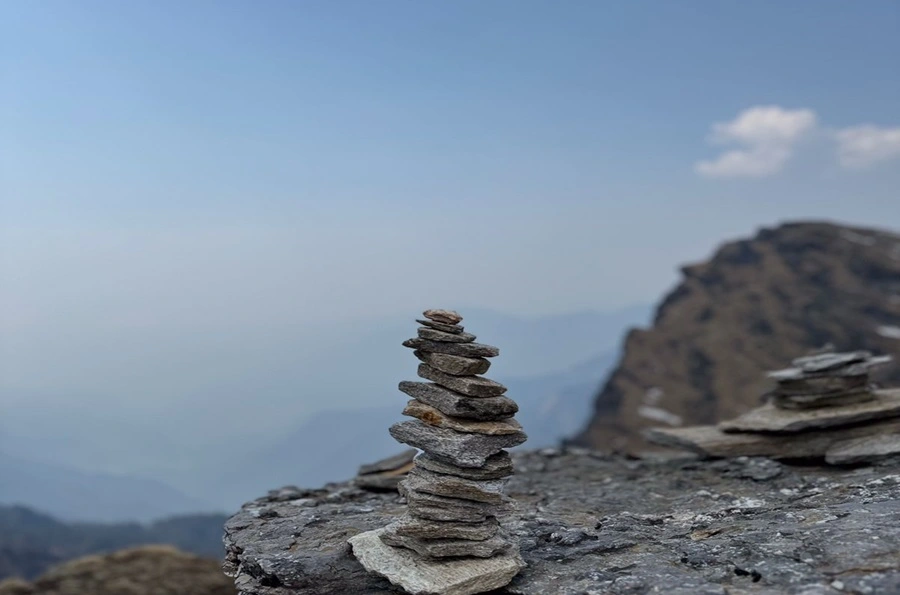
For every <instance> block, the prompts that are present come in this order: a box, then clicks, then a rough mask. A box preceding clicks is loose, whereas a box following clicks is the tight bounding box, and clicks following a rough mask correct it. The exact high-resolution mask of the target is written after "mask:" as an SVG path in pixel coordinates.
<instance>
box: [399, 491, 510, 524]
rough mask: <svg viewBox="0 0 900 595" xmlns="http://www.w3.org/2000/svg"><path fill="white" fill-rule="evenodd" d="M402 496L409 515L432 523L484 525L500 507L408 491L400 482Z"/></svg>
mask: <svg viewBox="0 0 900 595" xmlns="http://www.w3.org/2000/svg"><path fill="white" fill-rule="evenodd" d="M399 491H400V494H401V495H402V496H403V497H404V498H406V502H407V507H408V510H409V515H410V516H412V517H414V518H420V519H426V520H430V521H443V522H448V521H449V522H455V523H483V522H485V521H486V520H488V519H490V518H492V517H494V516H496V514H497V512H498V510H500V509H501V507H498V506H496V505H493V504H486V503H484V502H474V501H472V500H461V499H459V498H447V497H445V496H436V495H434V494H428V493H425V492H419V491H416V490H410V489H407V482H406V480H403V481H401V482H400V487H399Z"/></svg>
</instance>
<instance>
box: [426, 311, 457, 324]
mask: <svg viewBox="0 0 900 595" xmlns="http://www.w3.org/2000/svg"><path fill="white" fill-rule="evenodd" d="M422 315H423V316H424V317H425V318H427V319H428V320H433V321H435V322H441V323H443V324H459V323H460V322H462V319H463V317H462V316H460V315H459V313H458V312H454V311H453V310H441V309H434V308H433V309H431V310H425V311H424V312H423V313H422Z"/></svg>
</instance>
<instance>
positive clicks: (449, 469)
mask: <svg viewBox="0 0 900 595" xmlns="http://www.w3.org/2000/svg"><path fill="white" fill-rule="evenodd" d="M416 467H419V468H422V469H427V470H429V471H433V472H434V473H442V474H444V475H451V476H456V477H463V478H465V479H477V480H483V479H502V478H504V477H509V476H510V475H512V474H513V463H512V458H510V456H509V453H508V452H506V451H505V450H502V451H500V452H499V453H497V454H495V455H494V456H492V457H488V458H487V459H486V460H485V463H484V465H483V466H482V467H460V466H458V465H453V464H451V463H447V462H446V461H442V460H440V459H437V458H435V457H432V456H430V455H429V454H428V453H421V454H419V456H417V457H416Z"/></svg>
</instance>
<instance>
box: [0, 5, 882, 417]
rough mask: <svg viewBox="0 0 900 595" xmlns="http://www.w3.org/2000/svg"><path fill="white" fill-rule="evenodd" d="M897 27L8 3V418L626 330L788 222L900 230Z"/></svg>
mask: <svg viewBox="0 0 900 595" xmlns="http://www.w3.org/2000/svg"><path fill="white" fill-rule="evenodd" d="M898 31H900V4H898V3H895V2H846V1H840V2H838V1H829V0H817V1H815V2H812V1H807V2H803V1H797V2H775V1H760V0H755V1H754V2H741V3H739V2H700V1H687V0H685V1H681V2H668V1H662V0H660V1H657V2H648V1H629V2H612V1H609V2H602V1H599V0H597V1H575V0H568V1H566V2H553V1H549V0H547V1H535V0H503V1H499V0H478V1H469V0H466V1H463V0H453V1H441V2H438V1H432V0H429V1H402V2H401V1H394V0H378V1H373V0H360V1H350V0H328V1H324V0H323V1H299V0H298V1H294V2H286V1H275V0H268V1H266V2H249V1H245V2H236V1H230V0H222V1H215V2H212V1H200V0H192V1H187V2H185V1H177V2H176V1H174V0H165V1H159V0H155V1H152V2H149V1H140V0H129V1H128V2H120V1H112V0H105V1H82V0H66V1H60V0H42V1H27V0H6V1H5V2H0V336H2V340H0V378H2V382H0V406H2V405H3V404H4V403H9V402H12V401H16V402H20V401H21V395H22V394H26V393H27V394H30V395H35V394H37V395H41V396H42V397H41V398H43V399H45V400H46V401H47V402H53V400H54V399H56V400H57V401H62V400H64V399H66V398H69V397H68V395H72V394H78V395H89V396H90V397H89V398H88V397H85V402H87V401H90V402H91V403H94V404H96V405H97V407H106V408H109V407H111V406H112V405H111V404H115V407H122V408H124V407H125V405H123V403H122V399H121V396H122V394H124V393H127V394H129V395H130V399H131V400H130V401H129V403H131V404H133V405H134V406H135V407H137V404H140V406H141V407H144V409H143V410H147V408H152V406H157V405H158V407H168V406H170V405H171V404H172V403H183V402H185V400H190V399H195V400H197V402H206V401H208V400H209V399H210V394H212V393H211V391H213V390H214V389H213V388H210V387H215V386H216V375H217V374H221V370H218V371H217V368H216V360H215V357H213V356H212V355H211V353H213V352H211V351H206V349H207V348H209V347H210V346H209V345H206V344H201V343H198V342H197V341H198V340H199V339H198V337H207V338H209V341H211V342H213V343H215V344H217V345H224V344H226V343H228V342H229V341H231V342H234V343H235V345H238V344H240V342H241V341H243V340H244V339H245V337H246V336H248V335H247V334H248V333H250V334H251V335H252V336H254V337H256V338H257V341H258V343H259V345H260V350H261V351H260V353H277V351H278V350H279V349H280V348H281V347H282V346H283V345H282V344H281V343H279V342H278V340H276V339H274V338H273V339H271V340H270V341H269V343H266V341H267V339H266V337H268V336H269V335H268V334H267V333H268V332H269V330H270V329H276V330H277V331H278V332H275V333H274V334H273V335H272V336H273V337H274V336H276V335H277V336H279V337H284V335H285V332H284V331H285V329H297V330H296V333H294V334H295V335H296V336H301V337H309V344H310V345H314V344H315V341H316V340H318V339H320V338H321V337H323V336H327V335H328V333H329V332H330V331H329V330H328V329H329V328H330V325H337V324H338V323H341V324H345V326H346V325H347V324H351V326H350V327H349V328H351V331H352V323H353V321H354V320H377V319H379V318H381V317H388V316H409V317H412V316H413V315H415V313H416V312H418V311H420V310H421V309H422V308H424V307H432V306H445V307H458V308H463V309H464V308H465V307H466V306H469V307H476V306H477V307H482V308H490V309H493V310H497V311H501V312H506V313H508V314H511V315H545V314H551V313H562V312H574V311H580V310H587V309H591V310H613V309H616V308H620V307H625V306H628V305H632V304H640V303H651V302H655V301H657V300H658V299H659V298H660V297H661V296H662V294H663V292H665V291H666V290H668V289H669V288H670V287H671V286H672V284H673V283H675V282H676V280H677V268H678V266H679V265H681V264H684V263H686V262H693V261H697V260H701V259H704V258H706V257H707V256H709V254H710V253H711V252H712V251H713V250H714V248H715V247H716V245H718V244H719V243H720V242H722V241H724V240H728V239H732V238H737V237H743V236H747V235H750V234H752V233H754V232H755V230H756V229H757V228H758V227H760V226H763V225H774V224H777V223H778V222H780V221H782V220H785V219H807V218H814V219H822V218H826V219H833V220H839V221H846V222H851V223H858V224H864V225H876V226H879V227H893V228H894V229H897V228H898V227H900V223H898V222H900V196H898V192H897V189H898V187H900V71H898V68H897V64H898V57H900V35H898ZM341 321H344V322H341ZM347 321H350V323H347ZM345 330H346V328H345ZM351 335H352V332H351ZM204 345H205V346H204ZM223 348H227V345H225V347H223ZM267 350H268V351H267ZM589 355H591V354H586V357H587V356H589ZM259 357H260V359H263V360H264V359H265V358H264V357H262V356H259ZM298 357H300V355H299V354H298ZM160 358H162V359H163V360H165V365H163V364H161V363H160ZM573 363H576V362H573ZM178 370H181V371H182V372H178ZM197 370H203V371H204V372H203V373H204V374H206V375H205V376H203V375H200V376H198V374H199V372H197ZM229 372H230V373H232V374H234V375H238V374H240V373H242V372H241V371H240V370H238V369H230V370H229ZM247 373H248V374H249V373H250V372H249V371H248V372H247ZM179 374H182V375H179ZM4 395H6V396H5V397H4ZM355 398H358V396H357V397H355ZM204 399H205V400H206V401H205V400H204ZM148 404H153V405H148ZM36 406H37V405H36ZM85 406H86V405H85ZM309 406H310V408H314V407H315V406H321V404H318V405H317V404H313V403H310V405H309ZM123 411H124V409H123ZM123 415H125V413H123ZM232 421H233V422H234V423H235V424H236V425H235V426H234V427H235V428H238V427H240V424H241V423H242V421H243V420H241V419H237V418H236V419H234V420H232ZM222 423H223V424H224V423H225V422H222ZM188 425H190V424H188Z"/></svg>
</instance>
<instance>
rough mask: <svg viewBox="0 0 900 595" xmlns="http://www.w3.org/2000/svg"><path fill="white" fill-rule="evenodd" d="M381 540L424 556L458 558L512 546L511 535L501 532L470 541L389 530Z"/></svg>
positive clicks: (481, 555) (494, 552)
mask: <svg viewBox="0 0 900 595" xmlns="http://www.w3.org/2000/svg"><path fill="white" fill-rule="evenodd" d="M381 541H383V542H384V543H386V544H388V545H391V546H394V547H405V548H406V549H409V550H412V551H414V552H416V553H418V554H419V555H420V556H422V557H424V558H433V559H437V558H456V557H460V556H473V557H475V558H490V557H491V556H495V555H497V554H499V553H502V552H505V551H507V550H508V549H510V548H511V547H512V545H513V544H512V543H511V542H510V540H509V536H508V535H506V534H505V533H503V532H502V531H501V532H499V533H498V534H497V535H494V536H493V537H491V538H489V539H484V540H481V541H469V540H466V539H420V538H417V537H405V536H402V535H396V534H393V533H391V531H390V530H389V528H388V530H387V531H385V532H384V533H382V534H381Z"/></svg>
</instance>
